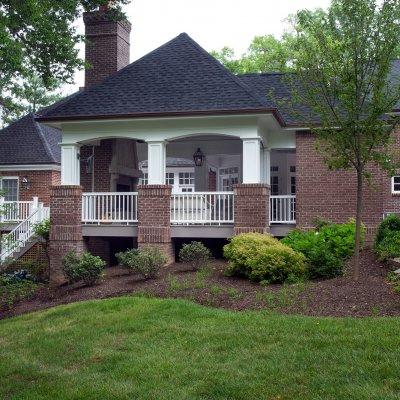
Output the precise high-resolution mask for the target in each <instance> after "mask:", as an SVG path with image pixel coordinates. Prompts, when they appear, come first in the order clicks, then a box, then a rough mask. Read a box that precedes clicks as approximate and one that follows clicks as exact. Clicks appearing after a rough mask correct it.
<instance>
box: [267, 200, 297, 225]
mask: <svg viewBox="0 0 400 400" xmlns="http://www.w3.org/2000/svg"><path fill="white" fill-rule="evenodd" d="M269 201H270V204H269V222H270V223H271V224H295V223H296V196H295V195H283V196H270V199H269Z"/></svg>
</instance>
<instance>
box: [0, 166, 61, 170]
mask: <svg viewBox="0 0 400 400" xmlns="http://www.w3.org/2000/svg"><path fill="white" fill-rule="evenodd" d="M0 171H61V166H60V165H58V164H15V165H0Z"/></svg>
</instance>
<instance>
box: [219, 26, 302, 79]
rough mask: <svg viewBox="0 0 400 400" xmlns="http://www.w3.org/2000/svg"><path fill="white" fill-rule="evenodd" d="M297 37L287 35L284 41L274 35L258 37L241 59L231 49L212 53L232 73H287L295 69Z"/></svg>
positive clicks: (284, 36)
mask: <svg viewBox="0 0 400 400" xmlns="http://www.w3.org/2000/svg"><path fill="white" fill-rule="evenodd" d="M294 41H295V37H294V36H293V35H291V34H290V33H285V34H284V35H283V36H282V39H281V40H279V39H276V38H275V37H274V36H273V35H266V36H256V37H255V38H254V39H253V40H252V42H251V43H250V46H249V48H248V49H247V51H246V52H245V53H244V54H243V55H242V56H241V57H239V58H236V57H235V52H234V51H233V49H231V48H229V47H224V48H222V49H221V50H220V51H212V52H211V55H213V56H214V57H215V58H216V59H217V60H218V61H220V62H221V63H222V64H223V65H225V67H227V68H228V69H229V70H230V71H231V72H233V73H236V74H240V73H247V72H286V71H290V70H292V68H293V62H294V60H293V54H294V52H293V46H294Z"/></svg>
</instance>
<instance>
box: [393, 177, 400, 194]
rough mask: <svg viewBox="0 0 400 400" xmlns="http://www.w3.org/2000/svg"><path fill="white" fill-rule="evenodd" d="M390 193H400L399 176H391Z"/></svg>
mask: <svg viewBox="0 0 400 400" xmlns="http://www.w3.org/2000/svg"><path fill="white" fill-rule="evenodd" d="M392 193H400V176H393V177H392Z"/></svg>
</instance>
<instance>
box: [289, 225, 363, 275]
mask: <svg viewBox="0 0 400 400" xmlns="http://www.w3.org/2000/svg"><path fill="white" fill-rule="evenodd" d="M355 228H356V227H355V221H354V220H350V221H349V222H347V223H345V224H332V223H326V224H321V225H320V229H319V230H310V231H300V230H294V231H292V232H290V233H289V234H288V235H287V236H286V237H285V238H284V239H282V243H284V244H286V245H288V246H290V247H291V248H292V249H294V250H296V251H298V252H301V253H302V254H304V255H305V256H306V258H307V261H308V271H309V277H310V278H333V277H335V276H340V275H342V274H343V271H344V266H345V261H346V260H347V259H348V258H349V257H351V255H352V254H353V253H354V240H355ZM364 236H365V229H364V227H363V229H362V242H363V241H364Z"/></svg>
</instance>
